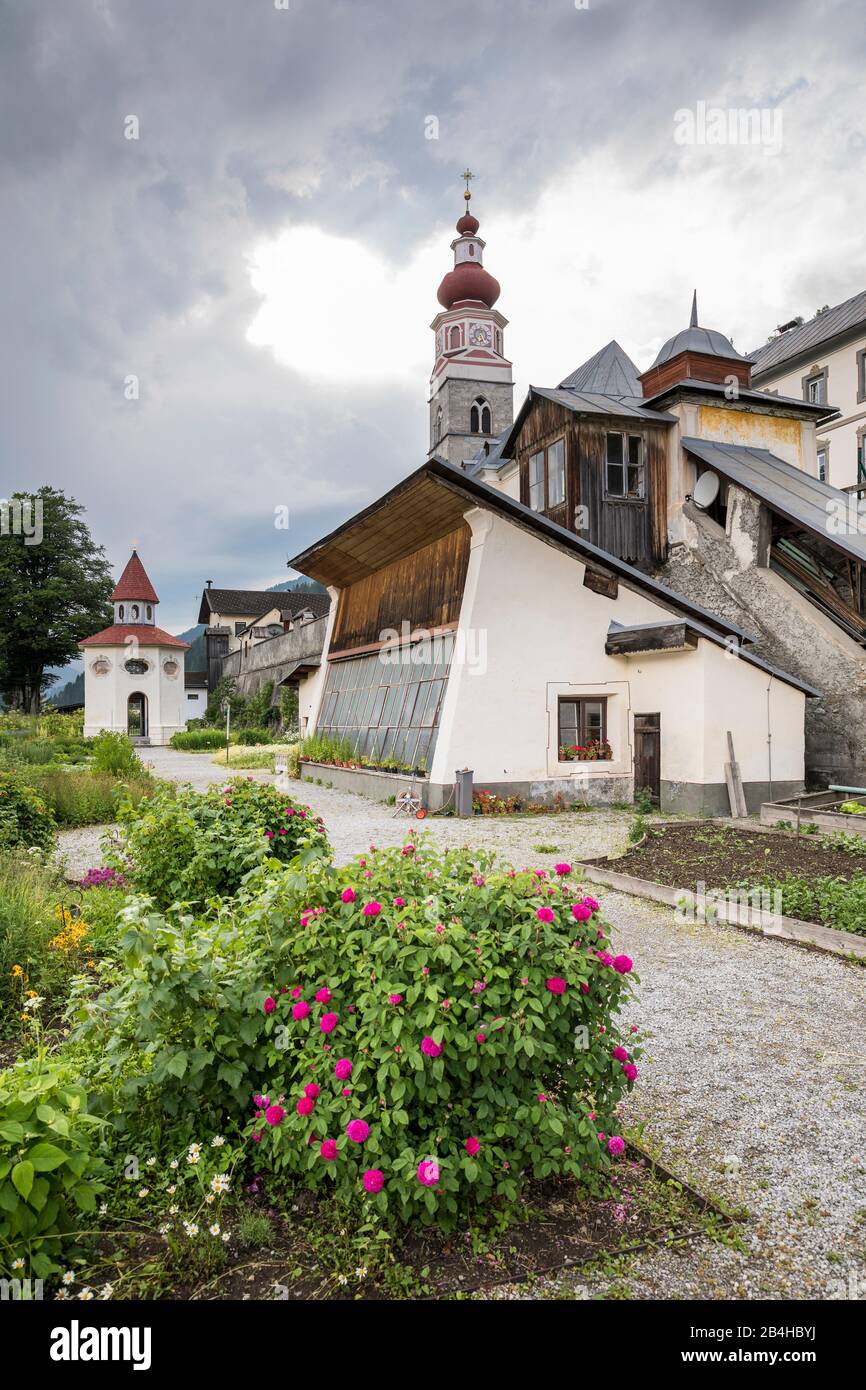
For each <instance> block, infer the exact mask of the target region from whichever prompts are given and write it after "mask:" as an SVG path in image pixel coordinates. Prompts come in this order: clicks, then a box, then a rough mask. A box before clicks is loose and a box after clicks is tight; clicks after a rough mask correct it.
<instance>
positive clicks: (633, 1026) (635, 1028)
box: [630, 1023, 637, 1033]
mask: <svg viewBox="0 0 866 1390" xmlns="http://www.w3.org/2000/svg"><path fill="white" fill-rule="evenodd" d="M630 1031H631V1032H632V1033H636V1032H637V1024H636V1023H633V1024H632V1025H631V1029H630Z"/></svg>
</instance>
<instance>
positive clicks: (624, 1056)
mask: <svg viewBox="0 0 866 1390" xmlns="http://www.w3.org/2000/svg"><path fill="white" fill-rule="evenodd" d="M611 1056H612V1057H613V1058H615V1060H616V1061H617V1062H627V1061H628V1053H627V1052H626V1050H625V1048H624V1047H615V1048H614V1049H613V1052H612V1053H611Z"/></svg>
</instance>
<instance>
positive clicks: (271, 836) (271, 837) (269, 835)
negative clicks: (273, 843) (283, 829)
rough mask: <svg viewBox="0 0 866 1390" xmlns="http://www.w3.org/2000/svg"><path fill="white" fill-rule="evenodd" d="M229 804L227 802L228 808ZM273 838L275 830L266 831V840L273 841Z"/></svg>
mask: <svg viewBox="0 0 866 1390" xmlns="http://www.w3.org/2000/svg"><path fill="white" fill-rule="evenodd" d="M228 804H229V803H228V802H226V805H227V806H228ZM273 838H274V832H273V830H266V831H265V839H266V840H272V839H273Z"/></svg>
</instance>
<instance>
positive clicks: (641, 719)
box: [634, 714, 662, 806]
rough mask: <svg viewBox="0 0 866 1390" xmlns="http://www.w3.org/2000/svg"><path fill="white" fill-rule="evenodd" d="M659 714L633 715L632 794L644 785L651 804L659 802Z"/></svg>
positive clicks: (660, 767) (660, 764)
mask: <svg viewBox="0 0 866 1390" xmlns="http://www.w3.org/2000/svg"><path fill="white" fill-rule="evenodd" d="M661 738H662V735H661V716H660V715H658V714H636V715H635V717H634V794H635V796H637V795H638V793H639V792H640V791H641V790H642V788H644V787H646V788H648V790H649V793H650V796H651V797H652V803H653V806H658V805H659V804H660V802H661V773H662V759H661Z"/></svg>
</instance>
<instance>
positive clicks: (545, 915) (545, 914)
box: [535, 907, 554, 922]
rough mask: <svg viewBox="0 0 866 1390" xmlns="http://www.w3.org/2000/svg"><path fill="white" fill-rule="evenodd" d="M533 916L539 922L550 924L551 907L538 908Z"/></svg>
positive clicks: (551, 916)
mask: <svg viewBox="0 0 866 1390" xmlns="http://www.w3.org/2000/svg"><path fill="white" fill-rule="evenodd" d="M535 915H536V917H537V918H538V920H539V922H552V921H553V919H554V912H553V908H552V907H540V908H539V909H538V911H537V912H536V914H535Z"/></svg>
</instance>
